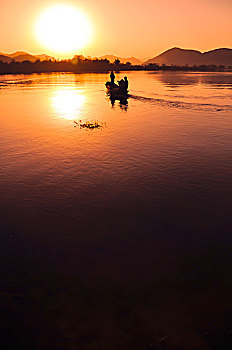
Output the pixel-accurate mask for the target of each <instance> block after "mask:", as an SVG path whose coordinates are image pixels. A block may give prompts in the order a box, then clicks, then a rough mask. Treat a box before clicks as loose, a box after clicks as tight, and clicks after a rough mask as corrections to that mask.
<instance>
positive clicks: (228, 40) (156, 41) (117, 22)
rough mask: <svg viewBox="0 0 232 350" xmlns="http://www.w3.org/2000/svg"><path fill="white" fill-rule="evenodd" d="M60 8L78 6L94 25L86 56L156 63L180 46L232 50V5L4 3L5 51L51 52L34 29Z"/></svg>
mask: <svg viewBox="0 0 232 350" xmlns="http://www.w3.org/2000/svg"><path fill="white" fill-rule="evenodd" d="M60 3H61V4H71V5H75V6H76V7H77V8H78V9H81V10H82V11H83V12H84V13H85V14H86V16H87V17H88V18H89V20H90V22H91V23H92V27H93V32H94V35H93V38H92V41H91V42H90V43H89V45H87V46H86V47H85V48H84V49H82V50H81V52H79V53H82V54H85V55H91V56H100V55H104V54H115V55H118V56H123V57H129V56H136V57H138V58H148V57H149V58H150V57H153V56H155V55H157V54H159V53H161V52H162V51H164V50H166V49H169V48H171V47H174V46H178V47H182V48H194V49H197V50H200V51H207V50H210V49H213V48H218V47H230V48H232V0H133V1H132V0H88V1H87V0H80V1H74V0H70V1H55V0H50V1H49V0H33V1H32V0H1V21H0V51H1V52H6V53H7V52H9V53H10V52H13V51H16V50H25V51H27V52H30V53H44V52H45V53H46V52H48V50H46V49H45V48H44V47H43V46H42V45H41V44H40V43H39V42H38V41H37V39H36V38H35V34H34V25H35V22H36V19H37V17H38V16H39V14H40V13H41V12H42V11H43V10H44V9H46V8H49V7H50V6H51V5H54V4H60ZM77 35H78V33H77ZM48 53H50V54H54V55H55V53H54V52H48Z"/></svg>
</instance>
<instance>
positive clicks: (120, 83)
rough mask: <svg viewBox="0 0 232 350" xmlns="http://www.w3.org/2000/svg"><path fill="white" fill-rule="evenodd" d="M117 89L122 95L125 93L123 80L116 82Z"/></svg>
mask: <svg viewBox="0 0 232 350" xmlns="http://www.w3.org/2000/svg"><path fill="white" fill-rule="evenodd" d="M118 85H119V89H120V91H121V92H122V93H125V92H126V83H125V81H124V80H123V79H121V80H119V81H118Z"/></svg>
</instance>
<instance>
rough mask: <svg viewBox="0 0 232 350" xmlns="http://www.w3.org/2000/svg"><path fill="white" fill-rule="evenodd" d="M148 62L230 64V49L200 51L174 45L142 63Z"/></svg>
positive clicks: (190, 64) (231, 61) (191, 64)
mask: <svg viewBox="0 0 232 350" xmlns="http://www.w3.org/2000/svg"><path fill="white" fill-rule="evenodd" d="M150 63H156V64H159V65H162V64H166V65H177V66H182V65H183V66H184V65H188V66H195V65H196V66H199V65H203V64H204V65H216V66H219V65H223V66H232V49H224V48H223V49H215V50H211V51H207V52H204V53H202V52H200V51H196V50H185V49H180V48H178V47H174V48H172V49H169V50H167V51H165V52H163V53H162V54H161V55H158V56H156V57H153V58H151V59H150V60H147V61H146V62H144V63H143V65H147V64H150Z"/></svg>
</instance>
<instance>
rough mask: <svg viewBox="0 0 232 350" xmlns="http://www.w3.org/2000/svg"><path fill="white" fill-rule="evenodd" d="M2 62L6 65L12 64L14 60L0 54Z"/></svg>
mask: <svg viewBox="0 0 232 350" xmlns="http://www.w3.org/2000/svg"><path fill="white" fill-rule="evenodd" d="M0 61H2V62H4V63H10V62H11V61H12V58H10V57H8V56H6V55H4V54H2V53H1V52H0Z"/></svg>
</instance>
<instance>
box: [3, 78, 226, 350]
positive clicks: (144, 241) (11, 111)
mask: <svg viewBox="0 0 232 350" xmlns="http://www.w3.org/2000/svg"><path fill="white" fill-rule="evenodd" d="M126 74H127V76H128V79H129V90H130V97H129V99H128V101H121V102H120V101H115V102H114V103H112V102H111V101H110V100H109V98H108V96H107V95H106V94H105V88H104V83H105V82H106V81H107V80H108V77H107V75H106V74H80V75H76V74H40V75H37V74H33V75H17V76H13V75H12V76H10V75H5V76H1V77H0V106H1V112H0V122H1V126H0V136H1V137H0V155H1V160H0V165H1V167H0V193H1V201H0V213H1V214H0V215H1V238H0V240H1V242H0V246H1V248H0V250H1V262H2V263H1V266H2V269H1V279H2V285H3V286H2V288H0V290H1V292H2V293H3V295H5V294H6V293H8V294H9V293H10V294H11V295H13V296H12V297H10V298H11V299H12V300H11V303H10V305H11V304H12V305H15V304H17V305H16V306H17V312H16V313H15V311H13V309H12V307H11V306H9V305H8V304H7V305H6V304H5V301H4V300H5V299H4V298H3V299H4V300H3V301H2V307H3V309H4V310H5V313H6V314H7V315H10V316H9V317H8V318H9V319H8V318H7V321H3V320H2V324H3V329H4V332H3V333H4V335H5V334H7V337H8V336H9V339H11V341H13V343H12V346H16V345H17V346H18V345H19V344H23V346H24V347H25V348H27V347H28V348H29V349H32V348H35V349H37V348H38V349H41V348H43V349H46V346H47V348H48V349H51V348H52V349H58V348H59V349H60V348H62V349H74V348H75V349H76V348H77V346H78V349H79V348H80V349H87V348H88V349H89V348H91V349H95V348H96V349H104V347H105V346H107V347H110V348H111V349H114V348H115V349H116V348H117V349H132V347H133V349H136V348H138V349H146V348H147V347H148V346H150V348H151V347H153V348H154V349H155V348H157V349H158V348H159V347H160V348H161V345H162V346H167V348H168V346H171V348H173V349H174V346H175V342H177V343H178V341H179V342H182V343H183V344H185V343H188V344H189V339H191V340H193V339H194V341H193V343H196V344H197V345H196V349H201V348H202V349H208V348H213V349H216V348H217V344H218V342H220V343H221V341H222V340H221V339H222V338H223V339H226V342H229V341H231V340H228V339H230V338H229V337H230V335H231V333H229V329H230V327H232V322H231V321H232V320H231V317H229V316H228V315H229V314H231V313H230V311H231V303H230V302H229V300H230V295H231V292H232V281H231V273H230V271H231V267H232V259H231V252H232V249H231V243H232V236H231V227H232V219H231V204H232V191H231V186H232V178H231V173H232V141H231V140H232V74H231V73H181V72H176V73H175V72H155V73H153V72H129V73H128V72H126ZM123 76H124V74H123V73H119V74H117V80H118V79H120V78H122V77H123ZM80 121H81V123H83V122H93V121H96V122H98V123H99V124H100V127H99V128H96V129H93V130H90V129H85V128H80V127H79V123H80ZM4 293H5V294H4ZM17 294H19V295H21V297H22V298H20V297H18V299H20V300H18V299H17V296H14V295H17ZM15 299H17V300H15ZM41 305H42V308H41ZM13 307H14V306H13ZM9 308H10V310H9ZM31 310H32V311H31ZM228 318H229V320H228ZM12 319H13V321H12ZM38 320H39V321H38ZM9 324H10V326H9ZM12 324H13V325H12ZM31 324H34V328H33V327H32V325H31ZM38 324H44V325H45V326H44V328H43V327H42V328H41V327H40V326H38V327H37V325H38ZM31 328H33V329H34V331H33V332H32V331H31ZM5 329H7V332H8V333H7V332H6V331H5ZM9 329H10V330H9ZM48 329H52V331H51V332H52V335H51V334H50V333H49V332H48ZM12 334H13V336H12ZM178 337H179V338H181V340H180V339H179V338H178ZM12 339H13V340H12ZM25 339H27V340H25ZM186 339H187V340H186ZM218 339H219V340H220V341H219V340H218ZM56 342H58V343H59V344H61V345H57V343H56ZM163 342H165V344H164V343H163ZM161 343H162V344H161ZM166 343H167V344H166ZM45 344H46V345H45ZM149 344H150V345H149ZM170 344H171V345H170ZM173 344H174V345H173ZM178 344H179V343H178ZM183 344H182V347H183V346H185V345H183ZM215 344H216V345H215ZM226 344H227V343H226ZM59 346H61V347H59ZM178 346H180V345H178ZM162 349H163V348H162ZM164 349H166V348H165V347H164ZM168 349H169V348H168ZM184 349H185V348H184ZM186 349H187V348H186ZM188 349H189V348H188ZM194 349H195V348H194Z"/></svg>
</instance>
